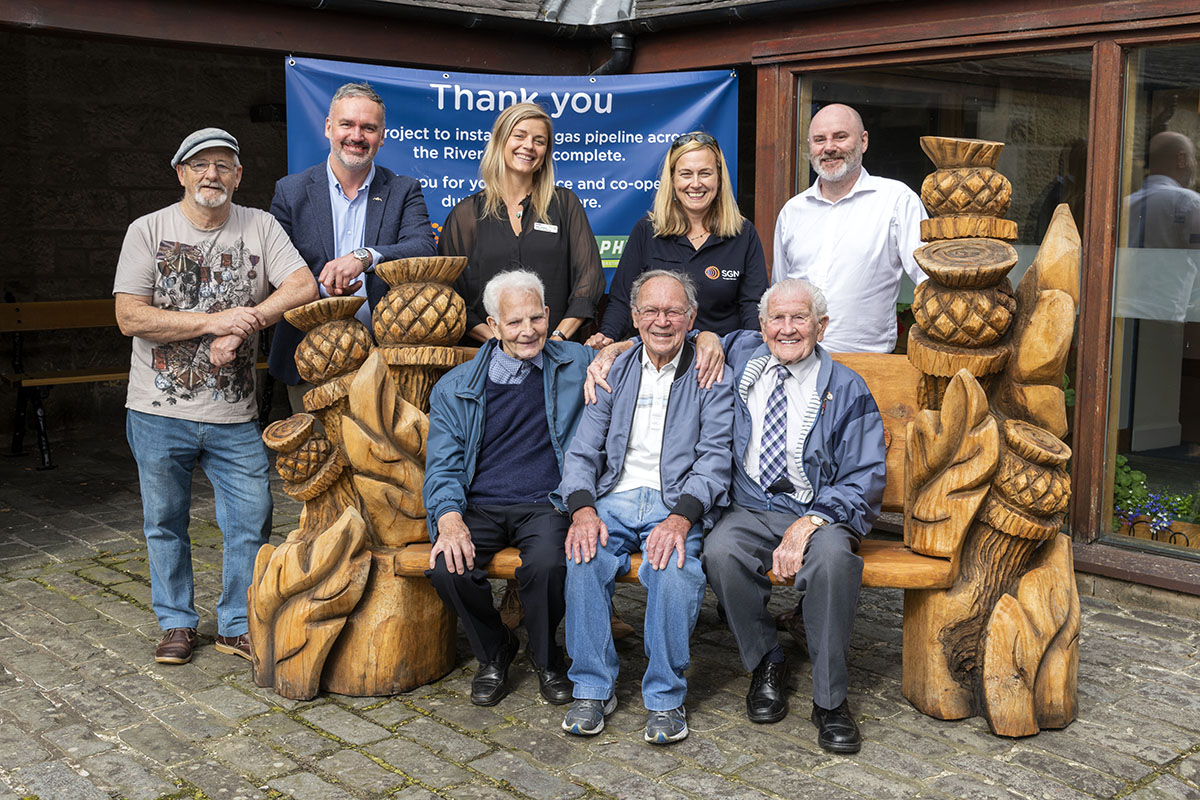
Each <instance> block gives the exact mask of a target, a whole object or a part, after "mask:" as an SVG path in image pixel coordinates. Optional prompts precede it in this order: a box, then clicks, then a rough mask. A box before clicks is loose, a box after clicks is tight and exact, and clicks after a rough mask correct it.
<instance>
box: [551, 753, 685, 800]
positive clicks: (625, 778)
mask: <svg viewBox="0 0 1200 800" xmlns="http://www.w3.org/2000/svg"><path fill="white" fill-rule="evenodd" d="M569 771H570V773H571V774H572V775H574V776H575V777H576V778H578V779H579V780H580V781H581V782H583V783H585V784H587V785H589V786H593V787H595V788H596V789H598V790H600V791H601V792H605V793H607V794H611V795H613V796H615V797H630V798H632V797H636V798H638V800H684V798H686V797H687V795H685V794H684V793H683V792H680V791H678V790H676V789H674V788H672V787H670V786H666V785H664V784H661V783H657V782H655V781H652V780H649V779H648V778H643V777H642V776H641V775H638V774H636V773H633V772H630V771H628V770H626V769H623V768H622V767H619V766H617V765H616V764H611V763H609V762H607V761H585V762H584V763H582V764H576V765H575V766H573V767H571V769H570V770H569Z"/></svg>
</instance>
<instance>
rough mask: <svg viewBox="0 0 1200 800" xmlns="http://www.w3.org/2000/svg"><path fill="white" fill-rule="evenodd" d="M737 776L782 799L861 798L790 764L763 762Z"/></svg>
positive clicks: (831, 799)
mask: <svg viewBox="0 0 1200 800" xmlns="http://www.w3.org/2000/svg"><path fill="white" fill-rule="evenodd" d="M789 760H790V759H789ZM737 775H738V777H739V778H741V779H742V780H743V781H744V782H746V783H748V784H753V785H755V786H759V787H761V788H763V789H766V790H768V791H770V792H774V793H775V794H777V795H780V796H781V797H813V798H821V799H822V800H842V798H850V797H859V795H855V794H852V793H850V792H847V791H845V790H844V789H841V788H839V787H837V786H834V785H833V784H831V783H826V782H825V781H823V780H820V779H819V778H815V777H813V776H812V775H810V774H809V772H808V771H807V770H802V769H796V768H795V767H793V766H791V765H789V764H779V763H776V762H773V761H761V762H758V763H755V764H752V765H750V766H747V767H743V768H742V769H740V770H738V773H737Z"/></svg>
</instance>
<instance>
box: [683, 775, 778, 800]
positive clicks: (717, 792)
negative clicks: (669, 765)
mask: <svg viewBox="0 0 1200 800" xmlns="http://www.w3.org/2000/svg"><path fill="white" fill-rule="evenodd" d="M669 780H670V782H671V783H672V784H673V785H675V786H678V787H679V788H680V789H683V790H684V791H688V792H691V793H692V794H696V795H699V796H701V797H720V798H722V800H767V798H769V797H770V795H767V794H765V793H763V792H760V791H759V790H757V789H754V788H752V787H750V786H746V785H744V784H740V783H737V782H734V781H731V780H729V779H727V778H723V777H721V776H719V775H714V774H712V773H711V772H703V771H701V770H697V769H686V770H682V771H680V772H676V773H673V774H672V775H671V776H670V778H669Z"/></svg>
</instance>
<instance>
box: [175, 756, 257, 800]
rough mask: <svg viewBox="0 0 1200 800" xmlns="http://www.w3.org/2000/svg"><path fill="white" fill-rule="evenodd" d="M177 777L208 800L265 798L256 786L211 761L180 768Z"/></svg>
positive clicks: (252, 799)
mask: <svg viewBox="0 0 1200 800" xmlns="http://www.w3.org/2000/svg"><path fill="white" fill-rule="evenodd" d="M179 777H180V778H182V779H183V780H185V781H187V782H188V783H190V784H193V785H194V786H196V787H197V788H199V789H200V791H202V792H204V795H205V796H206V797H208V798H210V800H263V798H266V796H267V795H266V793H265V792H263V791H262V789H261V788H259V787H258V786H256V785H254V784H252V783H250V782H249V781H247V780H246V779H245V778H243V777H241V776H240V775H237V774H235V773H233V772H231V771H230V770H229V769H228V768H227V767H225V766H224V765H223V764H219V763H217V762H216V761H213V760H211V759H209V760H206V761H198V762H195V763H192V764H187V765H186V766H184V767H182V768H180V770H179Z"/></svg>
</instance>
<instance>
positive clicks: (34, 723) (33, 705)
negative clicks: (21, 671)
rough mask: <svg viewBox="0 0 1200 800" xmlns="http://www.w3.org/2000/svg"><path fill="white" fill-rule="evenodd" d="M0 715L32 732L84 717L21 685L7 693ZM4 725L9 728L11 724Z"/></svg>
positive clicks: (67, 723)
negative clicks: (13, 720) (9, 718)
mask: <svg viewBox="0 0 1200 800" xmlns="http://www.w3.org/2000/svg"><path fill="white" fill-rule="evenodd" d="M0 716H5V717H11V718H12V719H15V720H16V723H17V727H18V728H19V729H20V730H25V731H29V732H31V733H37V732H40V731H45V730H50V729H51V728H62V727H65V726H67V725H70V724H72V723H74V722H82V718H81V717H80V716H79V715H78V714H77V713H75V711H74V710H73V709H72V708H71V707H70V706H67V705H65V704H63V705H61V706H57V705H55V704H54V703H52V702H50V700H49V699H47V698H46V696H45V695H44V694H42V693H41V692H40V691H38V690H37V689H35V688H32V687H21V688H18V689H15V690H13V691H12V692H9V693H8V694H6V695H5V697H4V706H3V708H0ZM3 727H4V728H8V727H9V725H5V726H3ZM0 763H3V762H0Z"/></svg>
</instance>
